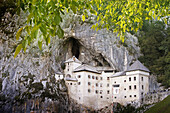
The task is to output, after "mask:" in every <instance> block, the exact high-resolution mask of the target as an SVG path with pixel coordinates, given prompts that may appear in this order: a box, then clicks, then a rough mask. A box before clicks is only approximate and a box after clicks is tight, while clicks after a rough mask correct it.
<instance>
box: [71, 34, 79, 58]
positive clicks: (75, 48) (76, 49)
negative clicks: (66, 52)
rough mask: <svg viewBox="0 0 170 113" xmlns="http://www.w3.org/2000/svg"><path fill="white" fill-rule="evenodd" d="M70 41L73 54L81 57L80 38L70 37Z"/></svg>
mask: <svg viewBox="0 0 170 113" xmlns="http://www.w3.org/2000/svg"><path fill="white" fill-rule="evenodd" d="M69 42H70V43H71V45H72V46H71V53H72V56H75V57H76V58H77V59H79V55H80V46H81V45H80V43H79V41H78V40H76V39H75V38H73V37H71V38H70V39H69Z"/></svg>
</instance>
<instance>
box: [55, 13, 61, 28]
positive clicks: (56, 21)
mask: <svg viewBox="0 0 170 113" xmlns="http://www.w3.org/2000/svg"><path fill="white" fill-rule="evenodd" d="M60 22H61V17H60V15H59V14H56V15H55V17H54V23H55V25H59V23H60Z"/></svg>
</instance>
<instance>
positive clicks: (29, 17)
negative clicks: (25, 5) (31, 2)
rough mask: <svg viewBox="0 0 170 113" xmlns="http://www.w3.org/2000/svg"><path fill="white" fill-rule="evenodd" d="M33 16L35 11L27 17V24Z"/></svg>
mask: <svg viewBox="0 0 170 113" xmlns="http://www.w3.org/2000/svg"><path fill="white" fill-rule="evenodd" d="M32 17H33V13H30V14H29V15H28V17H27V24H29V23H30V20H31V18H32Z"/></svg>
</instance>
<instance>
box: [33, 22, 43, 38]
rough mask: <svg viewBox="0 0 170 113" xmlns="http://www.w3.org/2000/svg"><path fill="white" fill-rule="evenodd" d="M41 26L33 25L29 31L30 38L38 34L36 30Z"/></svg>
mask: <svg viewBox="0 0 170 113" xmlns="http://www.w3.org/2000/svg"><path fill="white" fill-rule="evenodd" d="M40 26H41V24H38V25H35V26H34V27H33V29H32V31H31V37H32V38H33V37H34V38H36V36H37V34H38V28H39V27H40Z"/></svg>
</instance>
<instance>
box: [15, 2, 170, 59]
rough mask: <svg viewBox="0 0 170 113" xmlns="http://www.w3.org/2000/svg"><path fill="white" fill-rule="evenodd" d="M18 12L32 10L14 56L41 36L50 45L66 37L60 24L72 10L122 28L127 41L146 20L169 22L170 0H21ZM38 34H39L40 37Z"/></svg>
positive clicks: (109, 26) (102, 24)
mask: <svg viewBox="0 0 170 113" xmlns="http://www.w3.org/2000/svg"><path fill="white" fill-rule="evenodd" d="M17 6H18V10H17V11H18V14H19V13H20V10H23V11H24V12H27V13H29V14H28V16H27V22H26V24H25V26H24V27H22V28H20V29H19V30H18V32H17V33H16V40H19V38H20V36H21V33H22V32H24V33H25V36H24V37H21V42H20V43H19V45H18V47H17V48H16V51H15V54H14V57H16V56H17V54H18V53H19V52H20V51H21V49H23V50H24V51H25V50H26V48H27V46H28V45H30V44H31V43H33V42H34V41H35V40H38V46H39V48H40V49H41V48H42V42H43V41H45V42H46V44H47V45H48V44H49V43H50V38H51V37H54V36H56V35H57V36H58V37H59V38H62V37H63V36H64V31H63V29H62V28H61V26H60V23H61V22H62V17H61V14H63V15H65V14H66V13H65V11H69V10H72V11H73V12H74V14H78V15H81V16H82V21H85V20H86V18H88V12H90V13H91V14H93V15H94V16H96V17H97V20H96V21H97V22H96V24H94V25H93V26H92V29H96V30H98V29H101V28H107V29H113V31H114V32H118V35H119V36H120V40H122V42H124V34H125V32H129V31H135V32H137V31H138V29H139V28H142V26H143V22H144V20H160V19H163V20H164V22H165V23H166V24H167V22H168V18H169V16H170V15H169V14H170V13H169V9H170V3H169V0H17ZM37 36H38V37H37Z"/></svg>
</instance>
